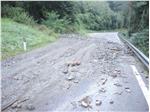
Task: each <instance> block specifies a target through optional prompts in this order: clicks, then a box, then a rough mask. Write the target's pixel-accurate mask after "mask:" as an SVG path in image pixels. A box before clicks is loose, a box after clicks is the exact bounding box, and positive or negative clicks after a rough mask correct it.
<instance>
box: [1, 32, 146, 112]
mask: <svg viewBox="0 0 150 112" xmlns="http://www.w3.org/2000/svg"><path fill="white" fill-rule="evenodd" d="M130 65H135V66H136V67H137V68H138V71H139V73H140V74H142V75H145V74H147V72H146V71H145V70H144V68H143V66H141V64H140V62H139V61H138V60H137V59H136V57H135V56H134V55H133V54H132V52H131V51H130V50H129V49H127V47H126V46H125V45H124V44H123V43H122V42H121V41H120V40H119V38H118V36H117V33H116V32H114V33H91V34H89V35H88V37H87V38H82V37H80V36H79V35H62V37H61V38H60V39H59V40H58V41H56V42H54V43H52V44H50V45H48V46H46V47H44V48H40V49H37V50H34V51H31V52H28V53H26V54H22V55H18V56H16V57H13V58H10V59H7V60H5V61H3V62H2V109H3V111H4V112H28V111H34V112H38V111H40V112H45V111H87V110H88V111H148V105H147V103H146V100H145V98H144V96H143V93H142V91H141V89H140V87H139V85H138V82H137V81H136V79H135V76H134V75H133V71H132V69H131V67H130ZM144 80H145V82H146V84H147V85H148V79H146V78H144Z"/></svg>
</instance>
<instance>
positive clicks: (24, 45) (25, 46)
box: [23, 42, 27, 51]
mask: <svg viewBox="0 0 150 112" xmlns="http://www.w3.org/2000/svg"><path fill="white" fill-rule="evenodd" d="M23 48H24V51H26V50H27V45H26V42H23Z"/></svg>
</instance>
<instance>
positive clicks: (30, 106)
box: [26, 104, 35, 110]
mask: <svg viewBox="0 0 150 112" xmlns="http://www.w3.org/2000/svg"><path fill="white" fill-rule="evenodd" d="M26 109H27V110H34V109H35V107H34V106H33V105H31V104H29V105H27V106H26Z"/></svg>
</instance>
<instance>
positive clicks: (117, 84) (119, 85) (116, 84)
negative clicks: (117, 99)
mask: <svg viewBox="0 0 150 112" xmlns="http://www.w3.org/2000/svg"><path fill="white" fill-rule="evenodd" d="M114 85H115V86H118V87H122V85H121V84H119V83H115V84H114Z"/></svg>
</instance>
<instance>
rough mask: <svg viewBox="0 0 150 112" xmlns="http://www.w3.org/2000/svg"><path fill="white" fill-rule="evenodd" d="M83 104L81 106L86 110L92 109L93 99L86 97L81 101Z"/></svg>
mask: <svg viewBox="0 0 150 112" xmlns="http://www.w3.org/2000/svg"><path fill="white" fill-rule="evenodd" d="M79 102H80V103H81V106H82V107H84V108H88V107H89V108H91V102H92V99H91V98H90V97H89V96H86V97H84V98H83V99H82V100H81V101H79Z"/></svg>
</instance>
